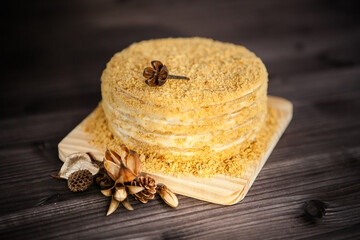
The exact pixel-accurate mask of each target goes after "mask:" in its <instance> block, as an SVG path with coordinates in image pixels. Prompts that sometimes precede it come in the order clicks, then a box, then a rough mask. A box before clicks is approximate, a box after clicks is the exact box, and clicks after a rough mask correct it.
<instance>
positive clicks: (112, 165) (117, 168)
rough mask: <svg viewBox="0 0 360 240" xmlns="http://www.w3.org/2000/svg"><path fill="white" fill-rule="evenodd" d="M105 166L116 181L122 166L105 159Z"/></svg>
mask: <svg viewBox="0 0 360 240" xmlns="http://www.w3.org/2000/svg"><path fill="white" fill-rule="evenodd" d="M104 167H105V169H106V171H107V174H108V175H109V176H110V177H111V179H112V180H114V181H116V180H117V179H118V178H119V177H120V166H119V165H116V164H115V163H113V162H111V161H109V160H105V162H104Z"/></svg>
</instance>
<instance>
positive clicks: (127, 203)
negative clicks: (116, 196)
mask: <svg viewBox="0 0 360 240" xmlns="http://www.w3.org/2000/svg"><path fill="white" fill-rule="evenodd" d="M121 203H122V205H123V206H124V207H125V208H126V209H127V210H129V211H132V210H134V208H133V207H132V206H131V205H130V203H129V200H128V199H125V200H124V201H122V202H121Z"/></svg>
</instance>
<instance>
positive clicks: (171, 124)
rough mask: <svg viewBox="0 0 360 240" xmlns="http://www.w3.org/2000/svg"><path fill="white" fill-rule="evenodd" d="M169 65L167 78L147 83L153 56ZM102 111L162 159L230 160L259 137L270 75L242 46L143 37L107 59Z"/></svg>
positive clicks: (120, 133)
mask: <svg viewBox="0 0 360 240" xmlns="http://www.w3.org/2000/svg"><path fill="white" fill-rule="evenodd" d="M154 59H158V60H161V61H162V62H163V63H164V64H166V65H167V67H168V69H169V70H170V74H174V75H185V76H187V77H189V78H190V80H189V81H187V80H168V81H167V82H166V84H165V85H163V86H161V87H149V86H148V85H146V84H145V82H144V80H145V79H144V78H143V77H142V71H143V69H144V68H145V67H146V66H148V65H149V63H150V62H151V60H154ZM101 80H102V96H103V102H102V108H103V111H104V114H105V116H106V119H107V121H108V127H109V129H110V130H111V132H112V133H113V134H114V135H115V136H116V137H117V138H119V139H120V140H121V141H122V142H123V143H125V144H126V145H128V146H129V147H130V148H133V149H135V150H137V151H139V152H142V153H145V154H146V155H147V156H151V157H152V158H153V159H158V160H159V161H170V162H176V161H178V162H186V161H192V160H194V159H203V160H207V161H217V160H224V159H227V158H231V157H232V156H234V155H235V154H237V153H238V152H239V151H241V149H242V148H246V146H247V145H249V142H251V141H254V140H255V139H256V135H257V133H258V131H259V129H260V128H261V126H262V125H263V124H264V122H265V119H266V115H267V110H268V109H267V72H266V68H265V66H264V65H263V63H262V62H261V60H260V59H259V58H257V57H256V56H255V54H253V53H252V52H250V51H249V50H247V49H246V48H244V47H242V46H237V45H234V44H230V43H221V42H218V41H213V40H211V39H203V38H179V39H171V38H170V39H159V40H149V41H142V42H140V43H135V44H132V45H131V46H130V47H128V48H127V49H124V50H123V51H121V52H120V53H117V54H115V56H114V57H113V58H112V59H111V60H110V62H109V63H108V64H107V68H106V69H105V70H104V72H103V75H102V78H101Z"/></svg>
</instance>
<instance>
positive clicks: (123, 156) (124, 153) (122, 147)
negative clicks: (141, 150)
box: [119, 144, 130, 161]
mask: <svg viewBox="0 0 360 240" xmlns="http://www.w3.org/2000/svg"><path fill="white" fill-rule="evenodd" d="M129 152H130V151H129V149H128V148H127V147H126V146H125V145H124V144H122V145H120V154H119V155H120V157H121V159H122V161H125V160H126V158H127V156H128V154H129Z"/></svg>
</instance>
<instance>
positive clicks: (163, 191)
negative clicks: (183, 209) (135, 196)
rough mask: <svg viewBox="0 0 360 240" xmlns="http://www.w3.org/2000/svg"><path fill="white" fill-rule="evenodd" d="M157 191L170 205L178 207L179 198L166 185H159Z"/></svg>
mask: <svg viewBox="0 0 360 240" xmlns="http://www.w3.org/2000/svg"><path fill="white" fill-rule="evenodd" d="M157 191H158V193H159V195H160V197H161V198H162V199H163V200H164V202H165V203H166V204H167V205H169V206H170V207H173V208H176V207H177V206H178V205H179V200H178V198H177V197H176V195H175V194H174V193H173V192H172V191H170V189H168V188H167V187H166V186H165V185H159V186H158V190H157Z"/></svg>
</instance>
